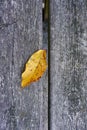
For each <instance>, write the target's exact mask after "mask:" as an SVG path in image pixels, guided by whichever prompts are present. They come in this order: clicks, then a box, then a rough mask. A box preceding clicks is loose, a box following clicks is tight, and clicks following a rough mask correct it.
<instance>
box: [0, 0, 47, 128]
mask: <svg viewBox="0 0 87 130" xmlns="http://www.w3.org/2000/svg"><path fill="white" fill-rule="evenodd" d="M42 46H43V45H42V1H41V0H33V1H32V0H28V1H27V0H0V130H47V128H48V125H47V122H48V121H47V120H48V116H47V113H48V112H47V111H48V108H47V100H48V97H47V96H48V95H47V93H48V85H47V72H46V73H45V75H44V76H43V78H41V79H40V80H39V81H38V82H37V83H33V84H31V85H30V87H27V88H25V89H23V90H22V89H21V86H20V84H21V73H22V72H23V69H24V64H25V63H26V61H27V59H28V58H29V57H30V56H31V54H32V53H33V52H35V51H37V50H38V49H41V48H42Z"/></svg>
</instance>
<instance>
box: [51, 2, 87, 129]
mask: <svg viewBox="0 0 87 130" xmlns="http://www.w3.org/2000/svg"><path fill="white" fill-rule="evenodd" d="M50 8H51V10H50V12H51V25H50V27H51V40H50V41H51V43H50V46H51V48H50V51H51V52H50V55H51V59H50V60H51V61H50V62H51V64H50V67H51V69H50V70H51V72H50V73H51V75H50V76H51V80H50V82H51V88H50V90H51V112H50V114H51V116H50V117H51V123H50V125H51V126H50V127H51V130H87V1H86V0H50Z"/></svg>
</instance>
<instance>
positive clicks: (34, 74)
mask: <svg viewBox="0 0 87 130" xmlns="http://www.w3.org/2000/svg"><path fill="white" fill-rule="evenodd" d="M46 68H47V62H46V50H39V51H37V52H35V53H34V54H33V55H32V56H31V57H30V59H29V60H28V62H27V63H26V67H25V71H24V72H23V73H22V81H21V86H22V88H24V87H26V86H27V85H29V84H30V83H32V82H34V81H37V80H38V79H39V78H41V76H42V75H43V73H44V72H45V71H46Z"/></svg>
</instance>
